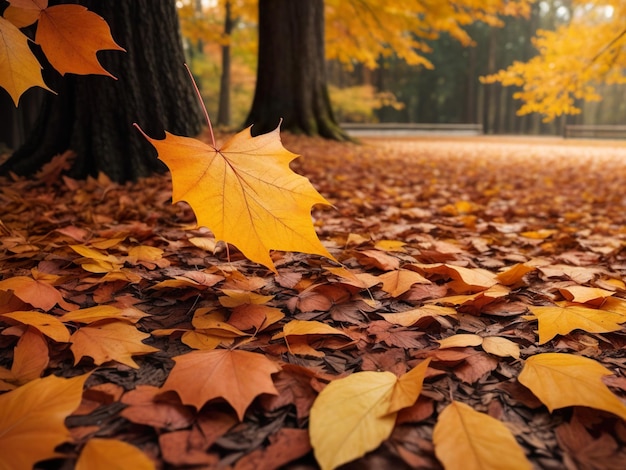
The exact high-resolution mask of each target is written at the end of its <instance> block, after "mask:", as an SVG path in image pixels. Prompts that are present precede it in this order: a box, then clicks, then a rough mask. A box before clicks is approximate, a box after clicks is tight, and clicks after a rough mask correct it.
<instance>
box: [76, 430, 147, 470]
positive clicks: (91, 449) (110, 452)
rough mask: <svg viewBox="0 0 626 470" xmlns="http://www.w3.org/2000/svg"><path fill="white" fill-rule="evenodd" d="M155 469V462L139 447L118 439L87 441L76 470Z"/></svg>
mask: <svg viewBox="0 0 626 470" xmlns="http://www.w3.org/2000/svg"><path fill="white" fill-rule="evenodd" d="M129 468H132V469H133V470H153V469H154V468H156V467H155V465H154V462H152V460H150V459H149V458H148V456H147V455H146V454H144V453H143V452H141V451H140V450H139V449H138V448H137V447H135V446H133V445H131V444H129V443H127V442H123V441H119V440H117V439H101V438H93V439H89V441H87V444H85V447H83V450H82V451H81V453H80V456H79V457H78V460H77V462H76V467H75V469H76V470H126V469H129Z"/></svg>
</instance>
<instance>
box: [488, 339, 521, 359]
mask: <svg viewBox="0 0 626 470" xmlns="http://www.w3.org/2000/svg"><path fill="white" fill-rule="evenodd" d="M482 348H483V349H484V350H485V352H488V353H489V354H494V355H496V356H500V357H507V356H511V357H513V358H515V359H519V357H520V350H519V345H518V344H517V343H515V342H513V341H511V340H510V339H507V338H502V337H500V336H485V337H483V344H482Z"/></svg>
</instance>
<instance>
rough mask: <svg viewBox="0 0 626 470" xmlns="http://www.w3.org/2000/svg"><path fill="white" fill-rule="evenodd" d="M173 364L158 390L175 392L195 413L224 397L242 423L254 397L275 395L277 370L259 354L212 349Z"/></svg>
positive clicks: (186, 355)
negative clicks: (274, 376)
mask: <svg viewBox="0 0 626 470" xmlns="http://www.w3.org/2000/svg"><path fill="white" fill-rule="evenodd" d="M174 361H175V362H176V365H175V366H174V368H173V369H172V371H171V372H170V375H169V376H168V378H167V380H166V381H165V383H164V384H163V387H162V388H161V390H162V391H168V390H173V391H175V392H176V393H178V395H179V396H180V398H181V400H182V402H183V403H184V404H189V405H193V406H195V407H196V409H198V410H199V409H200V408H202V406H203V405H204V404H205V403H206V402H208V401H209V400H212V399H214V398H223V399H224V400H226V401H227V402H228V403H230V404H231V405H232V407H233V408H234V409H235V411H236V412H237V416H238V417H239V419H240V420H242V419H243V416H244V414H245V412H246V409H247V408H248V406H250V404H251V403H252V400H254V398H255V397H256V396H258V395H260V394H262V393H269V394H273V395H274V394H276V393H277V391H276V388H275V387H274V383H273V382H272V374H274V373H276V372H278V371H280V367H279V366H278V365H277V364H276V363H274V362H272V361H270V360H269V359H267V358H266V357H265V356H264V355H262V354H256V353H252V352H248V351H237V350H235V351H230V350H228V349H215V350H211V351H192V352H190V353H187V354H183V355H182V356H176V357H174Z"/></svg>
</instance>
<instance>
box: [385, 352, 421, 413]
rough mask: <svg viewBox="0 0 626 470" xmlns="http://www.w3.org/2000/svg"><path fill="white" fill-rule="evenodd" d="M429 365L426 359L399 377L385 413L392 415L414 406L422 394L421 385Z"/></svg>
mask: <svg viewBox="0 0 626 470" xmlns="http://www.w3.org/2000/svg"><path fill="white" fill-rule="evenodd" d="M429 364H430V358H427V359H425V360H423V361H422V362H420V363H419V364H418V365H417V366H415V367H414V368H413V369H411V370H410V371H408V372H407V373H406V374H403V375H401V376H400V378H399V379H398V382H397V383H396V385H395V387H394V388H393V392H392V394H391V399H390V403H389V408H388V409H387V413H394V412H397V411H400V410H401V409H403V408H408V407H409V406H413V405H414V404H415V402H416V401H417V398H418V397H419V395H420V393H422V384H423V383H424V377H425V376H426V369H428V365H429Z"/></svg>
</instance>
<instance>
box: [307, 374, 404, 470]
mask: <svg viewBox="0 0 626 470" xmlns="http://www.w3.org/2000/svg"><path fill="white" fill-rule="evenodd" d="M396 382H397V378H396V376H395V375H394V374H392V373H391V372H356V373H354V374H352V375H349V376H348V377H345V378H342V379H337V380H333V381H332V382H331V383H330V384H328V385H327V386H326V388H324V390H322V392H321V393H320V394H319V395H318V397H317V399H316V400H315V402H314V403H313V407H312V408H311V414H310V422H309V434H310V436H311V445H312V447H313V450H314V453H315V458H316V459H317V462H318V463H319V465H320V467H321V468H322V470H330V469H333V468H337V467H339V466H340V465H343V464H345V463H348V462H351V461H353V460H355V459H357V458H359V457H362V456H363V455H365V454H366V453H367V452H369V451H371V450H374V449H376V448H377V447H378V446H379V445H380V444H381V442H383V441H384V440H385V439H387V438H388V437H389V435H390V434H391V431H393V427H394V425H395V422H396V413H387V411H388V410H389V407H390V403H391V402H390V400H391V395H392V393H393V388H394V386H395V384H396Z"/></svg>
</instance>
